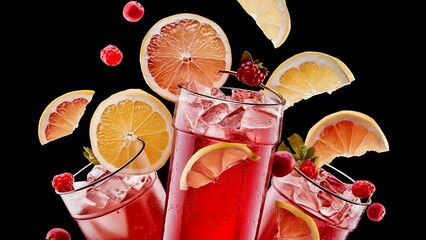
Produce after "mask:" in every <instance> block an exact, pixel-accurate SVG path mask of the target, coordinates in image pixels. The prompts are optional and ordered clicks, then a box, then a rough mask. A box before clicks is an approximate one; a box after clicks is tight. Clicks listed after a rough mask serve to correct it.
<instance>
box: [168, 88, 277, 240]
mask: <svg viewBox="0 0 426 240" xmlns="http://www.w3.org/2000/svg"><path fill="white" fill-rule="evenodd" d="M194 85H196V83H193V84H191V83H190V84H189V85H188V87H182V86H180V95H179V101H178V102H177V103H176V105H175V110H174V117H173V119H174V120H173V121H174V122H173V125H174V128H175V135H174V143H173V144H174V147H173V151H172V155H171V158H170V168H169V176H168V184H167V192H168V194H167V199H166V220H165V230H164V236H163V239H164V240H177V239H191V240H192V239H203V240H209V239H214V240H218V239H221V240H224V239H225V240H226V239H234V240H237V239H241V240H250V239H256V234H257V230H258V222H259V219H260V213H261V210H262V206H263V202H264V199H265V195H266V190H267V187H268V185H269V179H270V172H271V167H272V163H271V162H272V161H270V159H271V157H272V154H273V153H274V151H275V147H276V144H277V142H278V140H279V139H280V137H281V127H282V116H283V105H284V104H285V101H284V100H283V99H282V98H280V96H279V95H276V94H273V93H268V94H266V91H263V90H261V91H247V90H242V89H234V88H221V89H220V90H219V89H209V88H206V87H202V86H194ZM225 95H226V96H225ZM218 142H232V143H244V144H247V146H248V147H249V148H250V149H251V150H252V151H253V152H254V153H255V154H256V155H257V156H260V160H258V161H239V162H238V164H235V165H233V166H231V167H230V168H228V169H227V170H225V171H224V172H222V173H221V174H220V175H219V176H218V177H217V178H216V179H213V181H212V182H210V183H208V184H206V185H204V186H201V187H199V188H194V187H189V188H188V189H187V190H181V189H180V187H179V181H180V178H181V175H182V171H183V169H184V167H185V165H186V163H187V161H188V160H189V159H190V158H191V156H192V155H193V154H194V153H195V152H197V151H198V150H199V149H201V148H203V147H206V146H208V145H211V144H214V143H218ZM224 161H226V160H224Z"/></svg>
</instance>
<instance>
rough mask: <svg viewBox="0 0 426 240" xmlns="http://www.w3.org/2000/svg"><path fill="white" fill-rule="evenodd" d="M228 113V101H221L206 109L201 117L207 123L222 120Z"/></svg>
mask: <svg viewBox="0 0 426 240" xmlns="http://www.w3.org/2000/svg"><path fill="white" fill-rule="evenodd" d="M227 114H228V105H227V104H226V103H219V104H217V105H214V106H212V107H210V108H209V109H207V110H206V111H204V113H203V114H202V115H201V119H202V120H203V121H204V122H205V123H207V124H213V123H218V122H220V121H221V120H222V119H223V118H224V117H225V116H226V115H227Z"/></svg>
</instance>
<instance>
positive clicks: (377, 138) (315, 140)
mask: <svg viewBox="0 0 426 240" xmlns="http://www.w3.org/2000/svg"><path fill="white" fill-rule="evenodd" d="M305 145H306V146H307V147H311V146H313V147H315V155H317V156H319V162H318V163H319V165H318V167H321V166H322V165H324V164H328V163H330V162H331V161H333V159H334V158H336V157H340V156H342V157H353V156H361V155H363V154H365V153H366V152H367V151H375V152H379V153H380V152H386V151H389V144H388V140H387V139H386V137H385V135H384V134H383V132H382V130H381V128H380V126H379V125H378V124H377V122H376V121H375V120H374V119H373V118H371V117H370V116H368V115H366V114H364V113H361V112H357V111H351V110H342V111H338V112H335V113H332V114H329V115H327V116H325V117H324V118H322V119H321V120H320V121H318V122H317V123H316V124H315V125H314V126H312V128H311V129H310V130H309V132H308V134H307V136H306V139H305Z"/></svg>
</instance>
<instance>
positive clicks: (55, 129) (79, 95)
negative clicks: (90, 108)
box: [38, 90, 95, 145]
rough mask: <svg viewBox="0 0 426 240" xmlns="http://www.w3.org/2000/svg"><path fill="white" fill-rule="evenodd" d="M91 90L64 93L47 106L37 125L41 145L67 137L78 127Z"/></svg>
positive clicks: (90, 95)
mask: <svg viewBox="0 0 426 240" xmlns="http://www.w3.org/2000/svg"><path fill="white" fill-rule="evenodd" d="M93 94H95V91H93V90H76V91H72V92H68V93H65V94H63V95H61V96H59V97H57V98H56V99H54V100H53V101H52V102H50V103H49V105H47V107H46V108H45V109H44V111H43V113H42V114H41V116H40V120H39V123H38V139H39V140H40V143H41V144H42V145H44V144H46V143H48V142H51V141H54V140H56V139H58V138H61V137H64V136H68V135H70V134H71V133H73V132H74V130H75V129H76V128H77V127H78V123H79V122H80V119H81V117H82V116H83V114H84V112H85V110H86V106H87V104H89V102H90V101H91V100H92V97H93Z"/></svg>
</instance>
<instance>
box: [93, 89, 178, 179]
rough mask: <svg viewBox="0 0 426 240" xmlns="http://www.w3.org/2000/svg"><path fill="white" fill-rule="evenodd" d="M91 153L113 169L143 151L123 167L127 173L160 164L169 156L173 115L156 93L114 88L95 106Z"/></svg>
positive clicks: (144, 171) (135, 172)
mask: <svg viewBox="0 0 426 240" xmlns="http://www.w3.org/2000/svg"><path fill="white" fill-rule="evenodd" d="M89 135H90V143H91V146H92V151H93V155H94V156H95V157H96V159H97V160H98V161H99V163H100V164H102V165H103V166H104V167H105V168H106V169H108V170H110V171H115V170H117V169H118V168H120V167H121V166H122V165H124V164H125V163H126V162H127V161H128V160H129V159H131V158H132V157H134V156H135V155H136V154H137V153H138V152H139V151H140V149H141V148H142V143H141V142H140V141H139V140H138V139H141V140H143V141H144V142H145V149H144V151H143V152H142V153H141V154H140V155H139V156H138V157H137V158H136V159H135V160H134V161H133V162H132V163H131V164H129V165H128V166H127V167H126V168H125V169H123V170H122V172H123V173H126V174H146V173H150V172H153V171H156V170H158V169H159V168H161V167H162V166H163V165H164V164H165V162H166V161H167V159H168V158H169V156H170V153H171V148H172V139H173V129H172V115H171V114H170V112H169V110H168V109H167V108H166V106H165V105H164V104H163V103H162V102H161V101H160V100H159V99H158V98H156V97H154V96H152V95H151V94H149V93H147V92H145V91H143V90H141V89H127V90H124V91H120V92H117V93H115V94H113V95H111V96H110V97H108V98H107V99H105V100H104V101H102V102H101V103H100V104H99V105H98V107H97V108H96V110H95V112H94V114H93V116H92V119H91V121H90V132H89Z"/></svg>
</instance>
